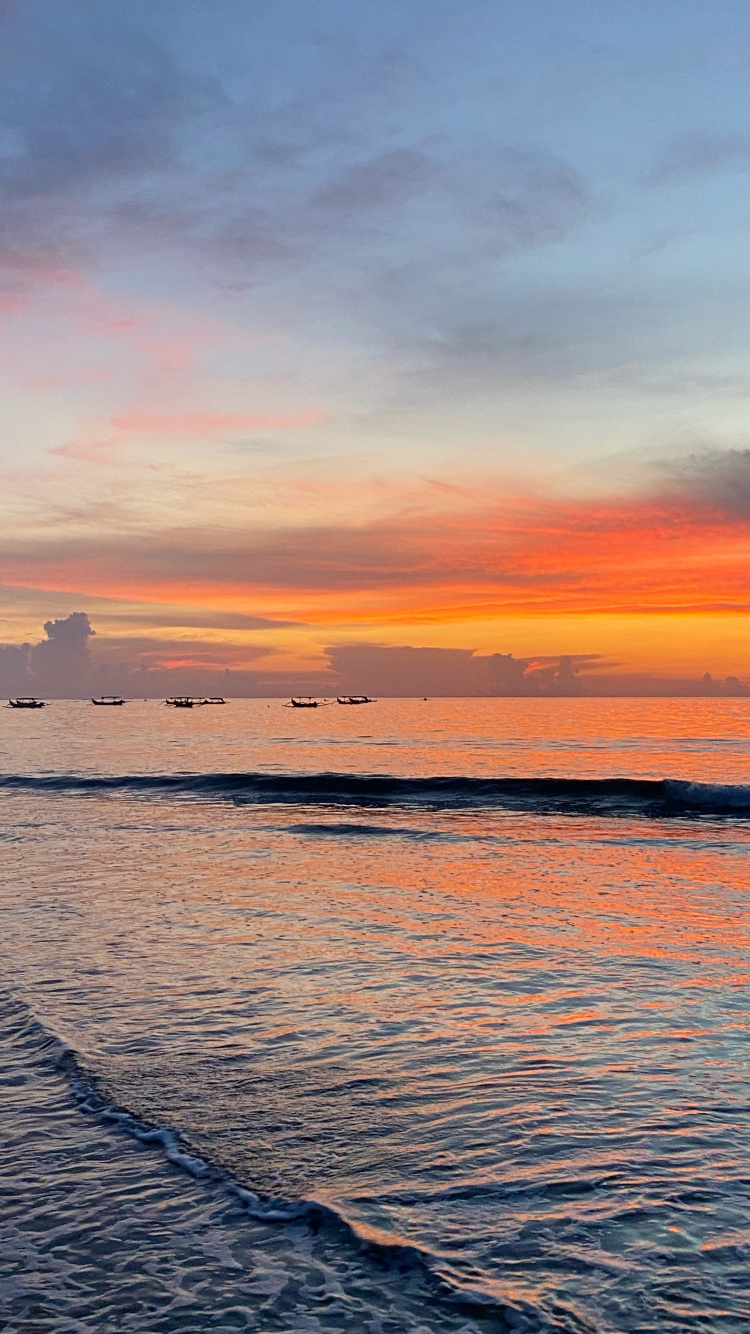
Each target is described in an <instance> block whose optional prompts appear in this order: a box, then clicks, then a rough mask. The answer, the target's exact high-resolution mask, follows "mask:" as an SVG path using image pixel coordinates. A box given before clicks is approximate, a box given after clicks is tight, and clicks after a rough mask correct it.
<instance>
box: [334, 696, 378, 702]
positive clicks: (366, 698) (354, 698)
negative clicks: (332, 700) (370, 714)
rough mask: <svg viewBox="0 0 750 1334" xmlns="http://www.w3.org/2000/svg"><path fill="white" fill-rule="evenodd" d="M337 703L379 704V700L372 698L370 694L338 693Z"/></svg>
mask: <svg viewBox="0 0 750 1334" xmlns="http://www.w3.org/2000/svg"><path fill="white" fill-rule="evenodd" d="M336 703H337V704H377V700H375V699H371V698H370V696H369V695H337V696H336Z"/></svg>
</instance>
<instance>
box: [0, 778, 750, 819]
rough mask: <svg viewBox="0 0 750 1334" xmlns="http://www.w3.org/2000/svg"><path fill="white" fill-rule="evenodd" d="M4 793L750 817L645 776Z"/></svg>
mask: <svg viewBox="0 0 750 1334" xmlns="http://www.w3.org/2000/svg"><path fill="white" fill-rule="evenodd" d="M0 789H6V790H7V789H16V790H22V791H31V792H38V793H40V794H41V793H51V794H65V793H70V794H75V795H84V794H90V795H100V796H113V797H116V796H118V795H119V794H127V795H131V796H147V797H154V796H163V797H179V798H194V799H199V800H201V799H202V800H206V801H231V802H236V803H248V804H258V805H299V806H349V807H380V808H384V807H401V808H406V809H408V808H422V809H431V810H450V809H474V808H476V809H481V808H482V807H495V808H500V809H505V810H511V811H526V812H538V813H540V814H545V813H549V814H566V813H569V814H588V815H610V816H616V815H641V816H651V817H655V818H658V817H668V816H675V815H699V814H704V815H716V816H721V815H735V816H736V815H743V814H747V815H748V816H750V785H747V786H745V785H738V784H721V783H699V782H689V781H685V780H681V779H669V778H667V779H643V778H602V779H595V778H478V777H470V776H466V775H449V776H434V777H418V778H406V777H396V776H393V775H390V774H346V773H303V774H301V773H289V774H276V773H184V774H179V773H178V774H122V775H114V774H42V775H34V774H4V775H0Z"/></svg>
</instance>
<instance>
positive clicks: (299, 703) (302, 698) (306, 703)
mask: <svg viewBox="0 0 750 1334" xmlns="http://www.w3.org/2000/svg"><path fill="white" fill-rule="evenodd" d="M284 707H285V708H287V709H288V708H292V709H317V708H319V707H320V701H319V700H317V699H313V698H312V695H297V696H293V697H292V699H290V701H289V703H288V704H285V705H284Z"/></svg>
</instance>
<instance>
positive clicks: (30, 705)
mask: <svg viewBox="0 0 750 1334" xmlns="http://www.w3.org/2000/svg"><path fill="white" fill-rule="evenodd" d="M8 703H9V705H10V707H11V708H12V709H43V708H44V707H45V703H44V700H43V699H33V698H32V696H31V695H21V696H19V698H18V699H9V700H8Z"/></svg>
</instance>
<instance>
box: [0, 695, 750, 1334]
mask: <svg viewBox="0 0 750 1334" xmlns="http://www.w3.org/2000/svg"><path fill="white" fill-rule="evenodd" d="M102 712H103V711H102V710H95V709H92V708H91V707H90V706H88V705H85V704H82V703H55V704H53V705H51V706H50V707H49V709H47V710H44V711H42V712H41V713H39V714H34V713H31V714H16V713H13V712H12V711H7V712H4V713H3V714H2V726H1V728H0V771H2V773H3V774H4V775H5V776H6V777H7V778H8V779H9V780H10V781H9V782H8V784H7V785H6V786H5V787H4V788H3V790H2V794H1V798H0V799H1V801H2V830H1V837H2V871H1V872H0V907H1V908H2V922H3V929H2V944H1V945H0V967H1V969H2V985H3V988H4V994H5V997H6V999H5V1001H4V1002H3V1003H2V1005H0V1009H2V1010H3V1012H4V1013H5V1019H4V1021H3V1024H2V1028H1V1029H0V1045H2V1048H3V1052H4V1064H5V1066H6V1068H7V1069H9V1070H11V1072H14V1073H12V1074H11V1075H10V1076H9V1078H11V1079H12V1080H13V1081H15V1082H13V1083H11V1084H10V1085H9V1086H8V1087H9V1088H11V1089H12V1097H11V1098H10V1100H9V1101H8V1100H6V1101H5V1103H4V1108H3V1114H4V1116H5V1119H6V1124H7V1127H8V1134H9V1135H14V1136H15V1140H14V1143H15V1146H16V1147H15V1153H14V1154H13V1155H12V1156H13V1161H14V1162H15V1163H16V1169H15V1172H16V1174H15V1176H9V1177H8V1178H7V1180H8V1183H9V1184H8V1186H7V1189H5V1190H4V1194H3V1197H2V1203H0V1227H3V1228H8V1227H10V1228H11V1229H15V1231H14V1232H13V1236H14V1238H15V1241H14V1247H15V1249H14V1250H13V1251H12V1267H13V1273H14V1278H13V1285H14V1286H12V1287H11V1288H10V1289H9V1290H8V1291H9V1292H10V1296H2V1297H0V1313H3V1314H4V1310H3V1305H2V1303H3V1301H5V1302H6V1306H7V1309H8V1316H7V1318H8V1319H10V1320H11V1321H15V1322H16V1323H15V1325H14V1324H11V1327H12V1328H16V1327H17V1328H19V1329H23V1328H24V1326H23V1324H22V1323H20V1322H21V1320H22V1319H25V1320H26V1321H27V1322H30V1321H32V1320H33V1321H35V1322H36V1323H35V1324H34V1325H33V1328H34V1329H35V1330H36V1329H40V1330H41V1329H50V1330H53V1329H54V1330H65V1331H67V1330H68V1329H71V1330H72V1329H79V1328H80V1329H89V1328H91V1329H103V1328H107V1327H108V1326H107V1324H106V1321H107V1320H108V1319H109V1320H111V1319H112V1318H113V1316H112V1311H113V1310H115V1309H119V1307H120V1306H121V1304H122V1303H124V1304H125V1305H124V1306H122V1310H123V1312H124V1314H123V1316H122V1320H121V1323H120V1325H119V1326H118V1327H121V1328H123V1329H134V1330H142V1331H147V1330H155V1329H159V1330H162V1329H163V1330H165V1331H166V1330H172V1329H174V1330H187V1329H193V1328H194V1329H205V1328H207V1327H210V1328H218V1329H224V1328H226V1329H229V1328H232V1329H235V1328H240V1329H242V1328H246V1329H258V1330H262V1329H300V1330H301V1329H306V1330H307V1329H313V1330H314V1329H342V1330H347V1331H348V1330H350V1329H352V1330H354V1329H371V1330H372V1331H374V1334H377V1331H383V1334H385V1331H390V1330H393V1331H397V1330H401V1329H403V1330H415V1331H416V1330H418V1329H419V1330H422V1331H429V1330H434V1331H439V1330H443V1329H445V1330H460V1329H462V1330H464V1331H472V1334H474V1331H476V1330H487V1329H505V1328H509V1327H516V1328H522V1329H524V1328H525V1329H529V1330H536V1329H544V1328H555V1329H560V1330H563V1331H567V1330H571V1331H574V1330H601V1331H642V1330H643V1331H645V1330H666V1331H672V1330H674V1331H677V1330H689V1329H694V1328H699V1327H700V1328H706V1327H709V1328H711V1329H714V1330H719V1331H722V1332H723V1331H734V1330H739V1329H740V1328H744V1327H745V1326H746V1323H747V1319H748V1315H750V1287H749V1284H748V1278H747V1274H748V1259H750V1256H749V1255H748V1249H749V1243H750V1229H748V1224H747V1219H748V1216H749V1212H750V1211H749V1206H750V1181H749V1180H748V1172H747V1131H748V1112H749V1111H750V1085H749V1083H748V1077H747V1034H748V1028H747V1020H746V1016H747V987H748V980H749V979H750V950H749V948H748V946H749V945H750V931H749V930H748V926H747V901H748V890H747V888H746V887H747V884H748V855H749V854H750V821H749V820H748V816H750V787H748V786H747V785H748V784H749V783H750V779H749V778H748V755H749V752H750V706H749V705H748V703H747V702H746V701H742V700H737V701H729V700H723V701H685V700H673V701H610V700H596V701H595V700H559V701H535V700H532V701H517V700H431V701H384V702H380V703H377V704H374V705H369V706H364V707H362V708H359V709H354V708H351V709H350V708H340V707H333V708H330V709H325V710H317V711H310V712H309V713H297V712H292V711H291V710H288V709H287V710H285V709H283V707H282V704H281V702H280V701H266V700H253V701H235V702H232V703H230V704H228V705H227V706H226V707H225V708H224V709H222V708H220V707H217V708H204V709H200V710H193V711H191V712H185V713H182V712H177V711H172V710H168V709H165V708H164V707H163V706H160V705H157V704H155V703H145V702H144V703H140V702H139V703H134V704H128V705H127V706H125V708H123V709H117V710H112V711H111V712H109V711H107V713H106V716H105V717H102ZM97 775H98V776H99V777H104V778H106V779H107V782H105V783H97V782H92V781H91V780H92V779H94V778H95V777H96V776H97ZM207 775H212V776H213V777H212V778H210V779H209V780H207V778H206V776H207ZM217 775H220V776H222V777H220V778H217V777H216V776H217ZM320 775H327V776H326V777H320ZM331 775H335V777H331ZM366 775H380V776H381V777H380V778H379V779H377V780H376V781H375V782H371V781H369V780H367V781H365V778H364V776H366ZM117 776H119V780H121V779H123V778H127V779H128V780H129V781H127V782H123V781H119V780H118V781H114V780H115V779H116V778H117ZM274 776H275V777H274ZM386 776H388V777H387V778H386ZM436 776H451V777H452V778H453V779H454V781H453V782H450V783H436V782H433V781H430V782H427V781H421V782H416V783H415V782H414V781H411V782H408V783H405V782H404V781H399V780H405V779H410V780H415V779H416V780H427V779H430V780H432V779H434V778H435V777H436ZM19 778H23V779H24V780H31V781H25V782H23V783H19ZM391 778H394V779H395V780H396V781H391ZM616 778H617V779H627V780H631V781H629V782H627V783H613V782H612V781H611V780H613V779H616ZM477 779H481V780H482V781H481V782H476V781H472V780H477ZM508 779H512V780H514V781H513V782H510V783H509V782H508V781H507V780H508ZM541 779H556V780H559V781H558V782H557V784H554V783H553V784H550V783H540V782H539V780H541ZM40 780H42V781H40ZM133 780H137V781H133ZM165 780H169V781H165ZM496 780H504V781H502V782H499V781H496ZM527 780H529V781H527ZM532 780H533V781H532ZM581 780H586V781H585V782H584V783H583V785H581ZM635 780H637V781H635ZM662 780H668V781H667V783H666V784H665V783H664V782H663V781H662ZM695 784H698V785H700V786H697V787H696V786H690V785H695ZM59 1041H63V1042H64V1043H65V1044H67V1047H68V1049H69V1054H68V1055H63V1056H62V1058H61V1055H60V1053H61V1050H62V1049H61V1048H60V1046H59ZM76 1098H77V1101H76ZM107 1107H114V1108H115V1109H119V1110H120V1111H122V1110H127V1111H128V1112H129V1113H131V1117H132V1118H133V1119H130V1120H122V1118H121V1119H119V1120H117V1119H115V1120H112V1119H111V1118H110V1119H109V1120H107V1119H106V1116H105V1119H103V1113H106V1108H107ZM86 1109H88V1110H86ZM61 1126H64V1134H63V1137H62V1139H60V1135H61V1134H62V1132H61V1130H60V1127H61ZM148 1127H168V1128H170V1129H171V1131H174V1132H177V1134H178V1136H179V1140H174V1139H173V1138H172V1137H171V1136H170V1135H164V1136H162V1140H163V1142H162V1140H156V1141H154V1140H153V1139H152V1140H151V1141H150V1142H147V1143H144V1140H143V1138H142V1136H143V1134H144V1133H146V1131H147V1129H148ZM14 1128H15V1129H14ZM139 1136H141V1138H139ZM58 1141H59V1142H58ZM48 1142H49V1143H54V1144H55V1145H56V1147H55V1149H54V1151H50V1153H48V1154H47V1155H46V1156H45V1154H43V1153H42V1154H40V1145H45V1144H47V1143H48ZM61 1144H64V1146H65V1147H64V1149H62V1148H61V1147H60V1145H61ZM170 1156H171V1158H172V1159H175V1160H177V1161H172V1162H170V1161H169V1157H170ZM27 1158H28V1161H27ZM197 1159H199V1160H201V1161H200V1162H198V1163H196V1160H197ZM202 1164H205V1165H206V1167H205V1169H204V1167H203V1166H202ZM191 1168H192V1170H193V1171H195V1172H197V1173H198V1175H197V1176H196V1177H195V1178H193V1176H191V1175H190V1170H189V1169H191ZM60 1174H62V1175H60ZM68 1184H71V1189H70V1193H68V1189H67V1186H68ZM237 1187H239V1188H244V1189H246V1190H248V1191H250V1192H252V1195H250V1196H241V1195H238V1194H237V1193H236V1188H237ZM255 1197H257V1198H255ZM47 1198H49V1201H50V1203H49V1206H48V1207H47V1206H45V1209H41V1205H40V1204H39V1201H41V1200H44V1199H47ZM269 1201H270V1203H269ZM40 1209H41V1214H42V1223H41V1224H40V1225H39V1226H38V1227H37V1225H36V1222H34V1223H33V1224H32V1225H31V1226H28V1225H27V1224H26V1223H25V1222H23V1220H24V1219H26V1218H28V1216H29V1214H30V1213H31V1216H32V1218H36V1216H37V1213H39V1211H40ZM35 1210H36V1213H35V1212H34V1211H35ZM248 1210H249V1212H248ZM181 1220H182V1221H181ZM185 1220H188V1221H185ZM113 1229H114V1230H113ZM50 1233H52V1234H54V1237H55V1238H57V1239H58V1241H57V1242H55V1243H54V1245H53V1244H51V1243H50V1241H49V1235H48V1234H50ZM188 1233H189V1237H188V1240H187V1241H186V1237H187V1235H188ZM217 1235H220V1238H221V1240H220V1242H219V1241H217V1240H216V1236H217ZM19 1237H20V1240H19V1239H18V1238H19ZM61 1237H69V1238H71V1240H69V1241H66V1242H65V1243H64V1245H63V1243H62V1242H60V1241H59V1238H61ZM134 1237H135V1238H136V1241H134V1240H133V1238H134ZM206 1238H209V1241H208V1242H207V1241H206ZM211 1238H213V1240H211ZM55 1245H57V1246H58V1250H59V1247H60V1246H62V1247H63V1249H62V1251H61V1252H60V1254H58V1252H57V1251H55V1249H54V1246H55ZM212 1248H213V1249H212ZM217 1248H218V1249H217ZM5 1253H6V1257H7V1255H8V1254H9V1252H8V1251H7V1249H6V1252H5ZM50 1256H52V1259H53V1260H54V1264H51V1261H50ZM55 1257H57V1258H55ZM58 1261H59V1263H58ZM0 1263H2V1264H4V1263H7V1260H6V1261H3V1262H0ZM50 1265H51V1267H50ZM118 1266H119V1268H118ZM267 1271H268V1273H271V1274H273V1275H275V1277H273V1279H272V1278H266V1279H258V1277H257V1275H258V1273H263V1274H265V1273H266V1272H267ZM122 1274H125V1275H131V1276H132V1275H138V1276H139V1277H138V1279H137V1281H136V1279H135V1278H132V1281H131V1278H126V1279H123V1278H122ZM30 1275H31V1276H33V1275H36V1276H37V1277H36V1278H33V1281H32V1279H31V1278H30ZM39 1275H43V1282H42V1279H41V1278H38V1276H39ZM196 1275H198V1276H199V1277H198V1278H196ZM258 1283H261V1284H262V1283H265V1286H266V1288H269V1289H273V1290H272V1291H271V1290H269V1291H267V1292H266V1291H264V1292H262V1293H261V1292H260V1291H259V1289H258V1286H257V1285H258ZM19 1284H20V1287H19ZM29 1284H31V1289H34V1290H35V1291H36V1289H35V1287H34V1285H35V1284H36V1287H37V1288H38V1289H39V1291H38V1292H36V1296H34V1297H33V1298H28V1300H27V1296H26V1295H25V1294H26V1292H27V1289H29ZM24 1285H26V1286H25V1287H24ZM40 1285H41V1286H40ZM29 1290H30V1289H29ZM2 1291H3V1293H5V1292H6V1289H3V1290H2ZM19 1293H20V1295H19ZM167 1293H169V1294H171V1295H170V1296H168V1297H167V1296H166V1295H165V1294H167ZM175 1294H176V1295H175ZM211 1294H213V1295H211ZM24 1302H27V1305H26V1306H24V1305H23V1303H24ZM76 1302H79V1305H80V1310H79V1311H78V1314H75V1312H76V1310H77V1309H78V1308H76V1306H75V1303H76ZM8 1303H11V1305H8ZM12 1303H15V1305H12ZM34 1303H36V1305H34ZM87 1303H88V1305H87ZM71 1311H72V1312H73V1313H74V1314H73V1315H71V1314H70V1313H71ZM24 1312H25V1313H26V1314H23V1313H24ZM107 1312H108V1314H107ZM19 1313H20V1314H19ZM214 1317H215V1318H214ZM76 1319H77V1320H78V1322H79V1323H78V1324H75V1323H74V1322H75V1320H76ZM66 1320H67V1321H68V1323H67V1324H66V1323H65V1321H66ZM157 1320H158V1322H160V1323H157ZM209 1320H210V1322H211V1323H210V1324H209V1323H208V1322H209ZM71 1321H73V1323H71ZM82 1321H83V1322H85V1321H87V1322H88V1323H81V1322H82ZM27 1328H28V1329H29V1330H31V1328H32V1325H31V1324H30V1323H27Z"/></svg>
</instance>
